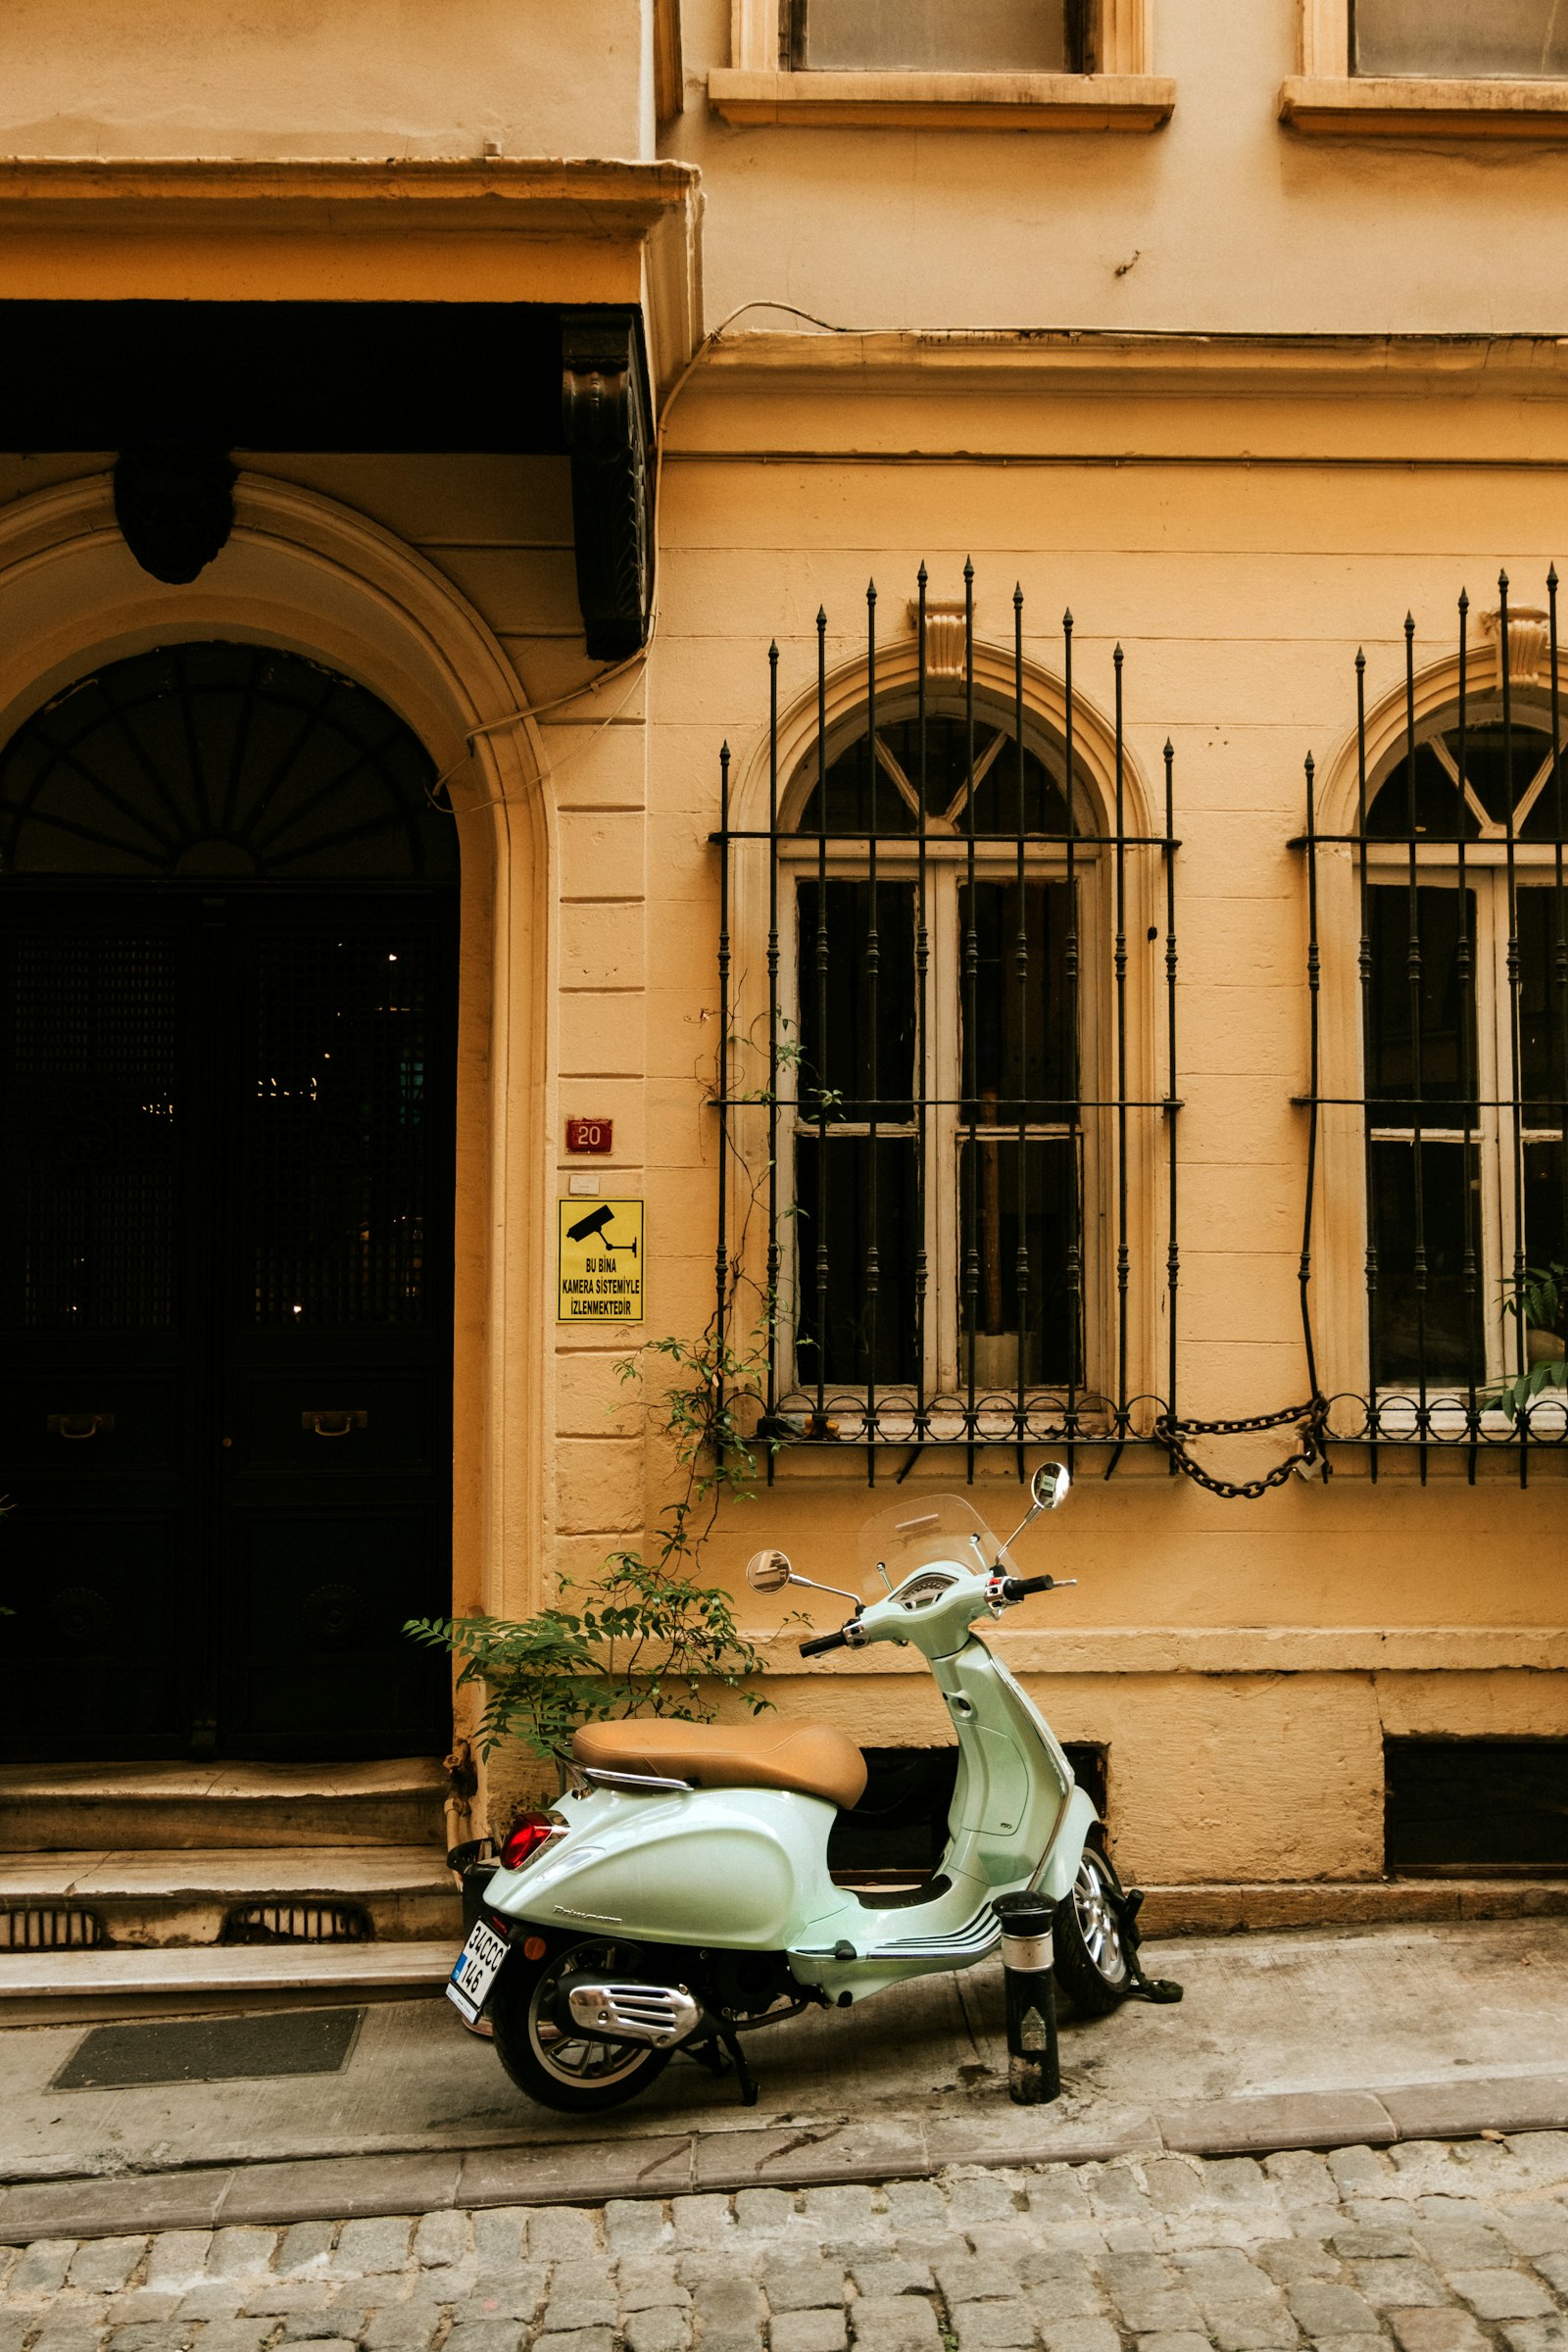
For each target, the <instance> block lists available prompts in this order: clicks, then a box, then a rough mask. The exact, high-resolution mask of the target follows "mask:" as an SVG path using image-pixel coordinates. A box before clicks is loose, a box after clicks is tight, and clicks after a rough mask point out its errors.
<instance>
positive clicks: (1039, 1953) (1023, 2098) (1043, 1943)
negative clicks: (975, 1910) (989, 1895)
mask: <svg viewBox="0 0 1568 2352" xmlns="http://www.w3.org/2000/svg"><path fill="white" fill-rule="evenodd" d="M996 1912H997V1917H998V1918H999V1919H1000V1920H1001V1922H1002V1966H1003V1971H1004V1975H1005V1983H1006V1987H1007V2096H1008V2097H1009V2098H1010V2099H1011V2100H1012V2102H1013V2104H1014V2106H1016V2107H1038V2106H1039V2105H1041V2103H1042V2102H1043V2101H1045V2100H1047V2099H1058V2098H1060V2096H1061V2064H1060V2060H1059V2057H1058V2055H1057V2050H1056V1979H1055V1972H1054V1967H1053V1965H1052V1962H1053V1951H1052V1936H1051V1931H1052V1923H1053V1921H1054V1918H1055V1913H1056V1906H1055V1904H1054V1902H1053V1901H1052V1899H1051V1897H1050V1895H1047V1894H1004V1895H999V1897H998V1898H997V1903H996Z"/></svg>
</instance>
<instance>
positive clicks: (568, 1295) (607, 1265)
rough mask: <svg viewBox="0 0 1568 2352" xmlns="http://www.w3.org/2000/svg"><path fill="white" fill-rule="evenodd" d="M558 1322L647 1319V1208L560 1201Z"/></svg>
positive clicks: (631, 1203)
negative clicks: (644, 1314) (644, 1275)
mask: <svg viewBox="0 0 1568 2352" xmlns="http://www.w3.org/2000/svg"><path fill="white" fill-rule="evenodd" d="M556 1215H557V1219H558V1223H557V1228H556V1230H557V1249H556V1269H557V1297H556V1321H557V1322H558V1323H640V1322H641V1321H642V1319H643V1204H642V1202H641V1201H584V1200H581V1199H577V1200H573V1201H557V1203H556Z"/></svg>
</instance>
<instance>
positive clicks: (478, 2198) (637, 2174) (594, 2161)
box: [0, 2075, 1568, 2245]
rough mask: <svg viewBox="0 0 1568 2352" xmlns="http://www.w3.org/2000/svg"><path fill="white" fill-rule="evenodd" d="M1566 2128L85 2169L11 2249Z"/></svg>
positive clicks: (1440, 2089) (1521, 2120) (42, 2199)
mask: <svg viewBox="0 0 1568 2352" xmlns="http://www.w3.org/2000/svg"><path fill="white" fill-rule="evenodd" d="M1564 2130H1568V2075H1542V2076H1538V2077H1534V2078H1531V2077H1518V2076H1495V2077H1483V2078H1481V2079H1479V2080H1472V2081H1470V2082H1413V2083H1405V2084H1401V2085H1399V2086H1397V2087H1390V2088H1388V2089H1385V2090H1355V2091H1328V2092H1318V2091H1287V2092H1278V2093H1265V2094H1262V2095H1259V2096H1257V2097H1252V2098H1246V2097H1244V2098H1234V2099H1212V2100H1198V2101H1195V2102H1193V2103H1192V2104H1190V2105H1186V2106H1179V2107H1164V2108H1160V2109H1159V2110H1157V2111H1156V2112H1154V2113H1152V2114H1146V2113H1143V2112H1141V2111H1139V2110H1138V2109H1134V2108H1122V2109H1119V2110H1117V2111H1116V2120H1114V2121H1111V2120H1110V2119H1109V2118H1106V2119H1104V2120H1100V2121H1096V2120H1093V2119H1091V2118H1089V2117H1085V2118H1083V2119H1082V2120H1080V2119H1078V2118H1076V2117H1073V2116H1071V2115H1062V2116H1060V2117H1059V2118H1057V2117H1053V2116H1052V2115H1051V2113H1050V2111H1049V2110H1044V2109H1030V2110H1029V2111H1028V2114H1027V2117H1026V2116H1025V2115H1024V2114H1023V2113H1022V2112H1020V2111H1019V2110H1016V2109H1008V2110H1007V2111H1006V2112H1005V2114H1002V2115H999V2116H998V2117H997V2119H996V2122H995V2124H994V2125H991V2126H987V2125H976V2124H974V2123H972V2122H968V2121H965V2122H964V2123H962V2124H958V2125H955V2124H937V2125H932V2126H927V2125H925V2124H924V2123H922V2122H921V2121H920V2120H919V2119H918V2118H916V2119H912V2120H909V2121H907V2122H900V2123H889V2124H833V2123H829V2124H824V2125H821V2126H815V2127H813V2126H809V2125H801V2126H789V2125H781V2126H775V2127H772V2128H763V2129H762V2130H760V2131H759V2130H744V2129H742V2130H730V2131H709V2132H693V2131H680V2132H672V2133H670V2134H669V2135H668V2136H665V2137H658V2136H652V2137H636V2136H632V2135H627V2136H625V2137H623V2138H620V2139H602V2140H564V2141H563V2140H553V2141H538V2142H535V2143H534V2144H533V2145H531V2146H529V2145H522V2146H518V2147H512V2148H494V2147H490V2148H468V2149H464V2148H456V2149H444V2150H440V2151H423V2152H421V2151H417V2150H415V2151H404V2152H393V2153H388V2154H383V2155H367V2156H324V2157H306V2158H299V2159H295V2160H289V2161H283V2162H274V2163H262V2164H247V2165H212V2166H192V2167H188V2168H185V2169H182V2170H178V2171H171V2172H148V2173H134V2174H117V2175H113V2176H97V2177H86V2178H79V2179H74V2180H26V2181H15V2182H13V2183H12V2184H11V2185H10V2186H8V2187H5V2188H3V2189H0V2245H25V2244H26V2243H27V2242H28V2240H29V2239H31V2238H35V2237H75V2238H83V2237H117V2236H121V2235H139V2234H141V2233H143V2232H146V2231H150V2230H156V2229H215V2228H218V2227H221V2226H223V2225H227V2224H230V2223H236V2222H247V2223H254V2224H266V2225H271V2226H274V2227H279V2228H281V2227H282V2226H284V2225H285V2224H287V2223H290V2222H305V2221H341V2220H350V2219H362V2218H369V2217H371V2216H374V2215H380V2214H405V2213H433V2212H438V2211H440V2210H442V2209H443V2208H445V2207H448V2206H455V2207H463V2208H468V2207H474V2206H486V2205H603V2204H606V2203H608V2202H610V2201H611V2200H612V2199H615V2198H621V2197H674V2196H688V2195H692V2194H696V2193H699V2192H703V2191H709V2192H718V2193H726V2192H729V2191H732V2190H735V2189H742V2188H758V2187H771V2188H800V2187H808V2186H809V2187H817V2186H827V2185H830V2184H832V2183H834V2182H840V2181H881V2180H912V2179H919V2178H921V2177H923V2176H924V2175H927V2174H930V2173H937V2172H941V2171H942V2170H944V2169H945V2168H946V2167H948V2166H950V2165H960V2164H961V2165H972V2166H981V2167H998V2166H1007V2167H1013V2166H1021V2165H1043V2164H1091V2163H1103V2162H1104V2161H1105V2160H1106V2159H1107V2158H1109V2157H1113V2156H1124V2155H1128V2154H1130V2153H1133V2152H1134V2151H1136V2152H1138V2153H1139V2154H1146V2155H1158V2154H1164V2153H1180V2154H1184V2155H1189V2156H1268V2155H1274V2154H1277V2153H1278V2152H1279V2151H1281V2150H1283V2149H1287V2148H1343V2147H1392V2146H1393V2145H1394V2144H1395V2142H1396V2141H1397V2140H1408V2139H1474V2138H1476V2137H1478V2136H1479V2135H1480V2134H1481V2133H1482V2132H1484V2131H1496V2132H1513V2131H1564Z"/></svg>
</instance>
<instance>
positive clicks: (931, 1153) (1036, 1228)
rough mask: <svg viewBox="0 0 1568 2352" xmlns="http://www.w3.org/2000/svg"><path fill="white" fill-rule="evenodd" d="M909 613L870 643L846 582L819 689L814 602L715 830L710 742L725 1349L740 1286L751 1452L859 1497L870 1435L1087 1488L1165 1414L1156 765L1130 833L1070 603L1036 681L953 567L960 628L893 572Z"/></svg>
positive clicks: (872, 609)
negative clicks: (845, 1453)
mask: <svg viewBox="0 0 1568 2352" xmlns="http://www.w3.org/2000/svg"><path fill="white" fill-rule="evenodd" d="M909 613H910V619H911V623H912V632H911V634H910V636H908V637H907V638H903V639H902V641H900V642H897V643H895V644H894V645H893V646H891V647H889V646H887V645H886V644H879V641H878V619H877V614H878V605H877V595H876V590H875V588H874V587H873V588H871V589H870V590H868V592H867V599H866V614H867V621H866V636H865V642H864V653H863V657H859V658H857V659H856V660H855V661H854V662H851V663H849V664H848V665H846V666H845V667H843V668H837V669H835V670H834V671H833V672H832V673H831V674H830V670H829V662H828V634H827V616H826V614H825V613H818V614H817V620H816V663H815V681H814V688H813V689H811V690H809V692H808V693H807V694H806V695H805V696H804V697H803V698H802V700H801V702H800V704H798V705H797V706H795V708H794V711H793V712H792V713H791V714H789V718H788V722H787V723H783V724H781V719H780V711H779V693H778V682H779V656H778V649H777V647H776V646H774V647H773V648H771V649H770V653H769V663H770V683H771V691H770V717H769V729H768V737H767V745H766V754H765V764H764V763H763V762H762V761H760V762H759V764H758V767H757V770H756V781H755V794H756V798H755V802H753V803H752V804H751V805H750V806H749V807H743V808H742V810H741V821H737V818H736V815H735V812H734V810H733V809H732V777H731V763H730V755H729V750H728V747H727V746H726V747H725V749H724V751H723V753H722V754H721V758H720V770H721V801H722V814H721V823H720V830H719V832H718V834H717V835H716V836H715V840H716V842H717V845H718V848H719V853H720V858H721V884H720V892H721V914H720V941H719V989H720V999H721V1004H720V1018H721V1022H722V1025H723V1026H722V1035H723V1048H722V1054H721V1060H720V1071H719V1086H718V1091H717V1098H716V1107H717V1112H718V1119H719V1124H720V1152H719V1202H718V1215H719V1238H718V1255H717V1268H716V1277H717V1328H718V1332H719V1340H720V1361H721V1364H723V1363H724V1351H725V1348H726V1347H728V1348H735V1347H736V1346H737V1345H738V1344H739V1338H740V1336H741V1333H742V1327H743V1326H744V1325H745V1323H746V1320H747V1319H746V1317H745V1316H744V1315H743V1314H742V1313H741V1311H740V1309H739V1308H738V1305H737V1298H736V1294H737V1285H738V1284H744V1283H745V1282H746V1281H747V1280H748V1279H749V1280H750V1281H751V1282H752V1283H753V1284H754V1285H755V1288H756V1293H757V1296H758V1298H759V1299H760V1341H759V1347H760V1358H761V1361H760V1369H759V1370H758V1372H757V1375H756V1380H755V1389H756V1400H757V1406H758V1410H759V1413H760V1427H761V1429H762V1432H763V1434H764V1435H766V1436H768V1437H770V1438H771V1439H772V1440H773V1441H774V1442H775V1443H779V1444H788V1443H801V1444H818V1445H832V1444H839V1445H843V1444H846V1443H848V1444H856V1445H864V1446H866V1447H867V1463H868V1472H869V1475H870V1476H871V1477H873V1478H874V1477H875V1474H876V1472H875V1459H876V1448H877V1446H906V1447H909V1448H911V1449H913V1450H912V1451H911V1453H910V1456H909V1459H910V1460H912V1459H913V1458H914V1451H917V1450H918V1449H919V1448H921V1447H923V1446H966V1447H968V1448H970V1449H971V1453H972V1449H973V1448H974V1447H975V1446H979V1445H983V1444H998V1443H1010V1444H1013V1445H1016V1446H1024V1445H1061V1446H1068V1447H1072V1446H1099V1447H1103V1448H1107V1449H1108V1452H1107V1454H1106V1455H1105V1456H1104V1459H1105V1466H1106V1475H1107V1476H1108V1475H1109V1472H1110V1470H1111V1469H1113V1468H1114V1466H1115V1463H1116V1461H1117V1460H1118V1459H1119V1458H1120V1454H1121V1450H1122V1448H1123V1447H1125V1446H1127V1445H1129V1444H1131V1443H1149V1442H1156V1443H1157V1442H1161V1441H1160V1438H1159V1432H1160V1430H1161V1429H1162V1428H1164V1427H1165V1426H1166V1425H1167V1424H1168V1421H1169V1420H1170V1418H1171V1417H1172V1416H1173V1415H1174V1410H1175V1401H1174V1400H1175V1351H1176V1312H1177V1291H1178V1282H1179V1259H1178V1254H1177V1246H1176V1195H1177V1165H1176V1148H1175V1133H1176V1112H1177V1109H1178V1107H1179V1105H1178V1103H1177V1102H1176V1100H1175V1084H1174V1073H1175V1066H1176V971H1177V963H1176V939H1175V903H1174V852H1175V848H1176V843H1175V841H1174V838H1173V834H1172V816H1171V804H1172V760H1173V754H1172V752H1171V748H1170V746H1169V745H1168V744H1167V745H1166V747H1165V751H1164V755H1163V775H1162V778H1161V781H1160V787H1159V792H1160V800H1159V810H1160V815H1161V816H1162V818H1163V829H1162V830H1158V829H1152V828H1151V827H1150V826H1149V824H1148V820H1147V814H1146V813H1145V811H1144V804H1143V795H1142V787H1141V785H1140V784H1139V782H1138V780H1137V778H1136V776H1135V774H1134V770H1133V765H1132V762H1131V760H1130V757H1129V755H1128V751H1127V747H1126V742H1125V737H1124V733H1123V722H1122V674H1123V662H1122V655H1121V649H1120V648H1119V647H1118V648H1117V649H1116V651H1115V653H1114V655H1113V657H1112V659H1111V662H1110V665H1109V667H1110V684H1111V690H1112V698H1113V711H1114V715H1113V718H1112V719H1111V721H1110V722H1109V723H1108V724H1107V723H1105V722H1104V721H1103V720H1102V719H1101V718H1100V716H1099V714H1098V711H1095V710H1094V708H1093V707H1091V706H1090V705H1088V704H1086V702H1085V701H1084V699H1083V697H1082V696H1081V694H1080V692H1079V690H1078V688H1077V687H1076V686H1075V683H1074V677H1073V650H1074V648H1073V624H1072V616H1071V614H1070V613H1069V614H1067V615H1066V616H1065V617H1064V621H1063V626H1062V634H1061V639H1060V670H1059V675H1058V676H1057V677H1055V678H1054V679H1049V678H1047V677H1046V675H1045V674H1044V673H1042V672H1039V671H1037V670H1035V669H1034V668H1033V667H1032V665H1030V664H1026V662H1025V658H1024V611H1023V598H1022V594H1021V592H1018V591H1015V592H1014V596H1013V600H1012V645H1011V649H1010V652H1008V653H1005V654H1004V653H998V652H997V651H995V650H994V649H990V648H986V647H982V646H979V645H977V642H976V637H975V628H974V588H973V573H972V569H971V567H969V566H967V565H966V566H965V570H964V598H963V603H962V606H961V607H956V606H954V607H944V608H938V607H935V606H933V605H932V604H931V603H930V601H929V599H928V583H927V578H926V573H925V569H924V566H922V567H921V570H920V574H919V578H918V593H917V596H916V598H915V599H914V600H913V601H912V603H911V605H910V607H909ZM743 789H747V790H750V789H752V788H743ZM764 794H765V799H764V798H763V796H764ZM753 813H755V814H756V815H757V816H758V817H760V818H761V819H762V820H763V821H761V822H760V823H750V824H748V823H747V822H745V821H744V818H745V816H746V815H748V814H753ZM737 943H738V944H737ZM759 1231H760V1233H761V1237H762V1238H759ZM1156 1363H1157V1364H1158V1367H1159V1368H1158V1371H1157V1372H1156V1370H1155V1369H1154V1367H1155V1365H1156ZM733 1372H734V1367H733V1365H732V1364H730V1365H727V1366H726V1367H725V1376H726V1377H733ZM1156 1389H1159V1390H1162V1394H1156V1393H1155V1392H1156Z"/></svg>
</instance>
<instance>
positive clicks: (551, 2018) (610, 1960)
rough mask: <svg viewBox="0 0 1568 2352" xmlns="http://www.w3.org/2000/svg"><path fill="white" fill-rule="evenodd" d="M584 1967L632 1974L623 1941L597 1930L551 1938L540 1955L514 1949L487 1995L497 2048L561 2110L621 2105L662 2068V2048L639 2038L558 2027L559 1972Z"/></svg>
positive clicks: (546, 2102) (633, 1965) (593, 2111)
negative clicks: (599, 2037)
mask: <svg viewBox="0 0 1568 2352" xmlns="http://www.w3.org/2000/svg"><path fill="white" fill-rule="evenodd" d="M582 1970H602V1971H603V1972H604V1973H605V1974H606V1975H613V1976H626V1975H638V1974H640V1973H641V1971H640V1967H639V1965H638V1963H637V1961H636V1959H635V1957H634V1956H633V1955H632V1954H631V1953H630V1952H629V1951H628V1950H627V1949H626V1947H625V1946H623V1945H620V1944H616V1943H613V1942H610V1941H608V1940H607V1939H606V1938H604V1937H602V1936H595V1937H582V1938H579V1939H575V1940H573V1941H572V1942H570V1943H558V1944H554V1945H552V1947H551V1949H550V1950H549V1951H548V1952H547V1953H546V1954H545V1956H544V1958H543V1959H542V1960H527V1959H524V1957H523V1955H522V1954H521V1952H514V1953H513V1955H512V1956H511V1958H510V1959H509V1960H508V1962H507V1964H506V1966H505V1968H503V1970H502V1971H501V1974H500V1976H499V1977H498V1978H497V1979H496V1986H495V1990H494V1992H492V1994H491V1995H490V2005H489V2011H488V2014H489V2016H490V2018H491V2019H492V2021H493V2023H494V2026H495V2046H496V2055H497V2057H498V2058H499V2059H500V2061H501V2063H502V2065H503V2066H504V2067H505V2068H506V2070H507V2073H508V2074H509V2075H510V2076H511V2078H512V2080H513V2082H515V2084H516V2085H517V2088H518V2089H519V2090H521V2091H525V2092H526V2093H527V2095H528V2097H529V2098H530V2099H535V2100H537V2101H538V2103H539V2105H540V2106H541V2107H553V2108H554V2109H555V2110H556V2112H557V2114H559V2115H598V2114H601V2113H602V2112H603V2111H604V2110H605V2109H606V2108H607V2107H620V2106H623V2105H624V2104H625V2102H626V2100H628V2099H634V2098H635V2097H636V2096H637V2094H638V2092H639V2091H641V2090H646V2089H647V2088H648V2085H649V2084H650V2083H651V2082H654V2081H655V2080H656V2078H657V2077H658V2076H660V2075H662V2073H663V2071H664V2069H665V2067H666V2066H667V2065H668V2064H669V2060H670V2053H669V2051H668V2050H656V2049H654V2048H653V2047H652V2046H651V2045H650V2044H649V2043H647V2042H645V2041H593V2040H589V2039H588V2038H587V2037H586V2036H585V2035H583V2034H573V2033H572V2031H571V2028H570V2025H569V2024H567V2025H566V2026H565V2027H563V2026H562V2024H561V2023H560V2020H559V2015H558V2002H557V1998H556V1992H557V1987H558V1985H560V1982H561V1979H562V1978H563V1977H565V1976H572V1975H575V1974H577V1973H578V1972H579V1971H582Z"/></svg>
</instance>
